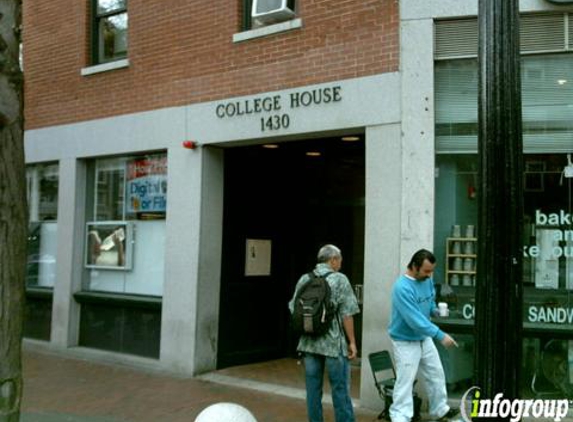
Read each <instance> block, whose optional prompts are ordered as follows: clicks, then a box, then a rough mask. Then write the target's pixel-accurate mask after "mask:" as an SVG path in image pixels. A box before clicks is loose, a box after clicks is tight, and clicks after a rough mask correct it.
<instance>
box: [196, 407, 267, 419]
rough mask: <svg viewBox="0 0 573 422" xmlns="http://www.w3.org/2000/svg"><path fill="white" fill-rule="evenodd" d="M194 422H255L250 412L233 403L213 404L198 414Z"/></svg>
mask: <svg viewBox="0 0 573 422" xmlns="http://www.w3.org/2000/svg"><path fill="white" fill-rule="evenodd" d="M195 422H257V420H256V419H255V417H254V416H253V414H252V413H251V412H249V411H248V410H247V409H245V408H244V407H243V406H240V405H238V404H235V403H215V404H212V405H211V406H208V407H206V408H205V409H203V410H202V411H201V413H199V415H198V416H197V419H195Z"/></svg>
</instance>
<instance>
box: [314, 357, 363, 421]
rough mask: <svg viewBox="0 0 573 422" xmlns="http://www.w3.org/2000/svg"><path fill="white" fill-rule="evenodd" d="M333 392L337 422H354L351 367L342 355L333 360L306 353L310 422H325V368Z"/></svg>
mask: <svg viewBox="0 0 573 422" xmlns="http://www.w3.org/2000/svg"><path fill="white" fill-rule="evenodd" d="M325 364H326V370H327V372H328V380H329V381H330V388H331V390H332V404H333V405H334V417H335V420H336V422H354V409H353V408H352V400H351V399H350V365H349V364H348V359H347V358H346V357H344V356H342V355H340V356H339V357H337V358H331V357H327V356H322V355H315V354H312V353H306V354H305V355H304V369H305V377H306V409H307V412H308V420H309V422H324V419H323V417H322V381H323V379H324V366H325Z"/></svg>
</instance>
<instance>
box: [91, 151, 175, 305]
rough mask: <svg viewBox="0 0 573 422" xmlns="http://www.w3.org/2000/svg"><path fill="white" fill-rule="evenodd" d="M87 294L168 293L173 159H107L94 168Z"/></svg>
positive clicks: (157, 156) (163, 156) (162, 156)
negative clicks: (166, 277) (167, 216)
mask: <svg viewBox="0 0 573 422" xmlns="http://www.w3.org/2000/svg"><path fill="white" fill-rule="evenodd" d="M93 172H94V175H93V180H94V186H93V189H90V191H91V192H93V197H92V199H91V202H93V212H92V213H91V214H90V215H89V216H88V219H87V220H88V222H87V224H86V237H85V239H86V240H85V259H84V265H85V267H86V268H87V269H88V280H87V290H90V291H104V292H115V293H126V294H142V295H152V296H161V295H162V294H163V277H164V271H163V270H164V268H163V267H164V251H165V246H164V245H165V212H166V209H167V155H166V154H165V153H158V154H149V155H137V156H125V157H115V158H105V159H98V160H95V162H94V166H93Z"/></svg>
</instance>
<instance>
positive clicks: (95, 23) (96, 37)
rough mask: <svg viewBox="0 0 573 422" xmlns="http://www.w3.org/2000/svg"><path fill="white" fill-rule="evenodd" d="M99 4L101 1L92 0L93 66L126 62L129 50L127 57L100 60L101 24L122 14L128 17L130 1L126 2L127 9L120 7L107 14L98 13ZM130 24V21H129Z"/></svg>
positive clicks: (126, 0) (127, 29)
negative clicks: (119, 61) (120, 61)
mask: <svg viewBox="0 0 573 422" xmlns="http://www.w3.org/2000/svg"><path fill="white" fill-rule="evenodd" d="M98 3H99V0H91V17H92V19H91V21H92V28H91V29H92V42H91V64H92V65H99V64H104V63H111V62H115V61H118V60H124V59H126V58H127V50H126V53H125V55H122V56H119V57H114V58H111V59H108V60H106V59H105V58H102V59H100V55H101V53H102V52H101V51H100V50H101V49H100V22H101V21H102V20H104V19H107V18H109V17H112V16H117V15H121V14H124V13H125V14H126V15H127V16H128V19H129V15H128V11H127V9H128V0H125V7H120V8H117V9H114V10H112V11H107V12H105V13H98ZM128 22H129V20H128ZM126 31H129V23H128V24H127V28H126Z"/></svg>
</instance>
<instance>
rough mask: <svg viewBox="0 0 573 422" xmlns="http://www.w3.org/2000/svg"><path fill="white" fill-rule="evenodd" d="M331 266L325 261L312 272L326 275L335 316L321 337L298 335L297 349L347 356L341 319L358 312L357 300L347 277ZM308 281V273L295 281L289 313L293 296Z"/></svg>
mask: <svg viewBox="0 0 573 422" xmlns="http://www.w3.org/2000/svg"><path fill="white" fill-rule="evenodd" d="M332 271H333V270H332V268H331V267H330V266H329V265H328V264H325V263H320V264H317V265H316V267H315V269H314V272H315V274H316V275H320V276H322V275H324V274H326V273H329V272H330V273H332V274H330V275H328V277H327V278H326V281H327V282H328V285H329V286H330V290H331V293H332V296H331V300H332V302H333V303H334V304H335V305H336V308H337V309H338V312H337V316H338V317H335V318H334V319H333V320H332V323H331V325H330V329H329V330H328V333H326V334H325V335H323V336H321V337H312V336H305V335H302V336H300V340H299V342H298V347H297V351H299V352H303V353H305V352H306V353H315V354H318V355H324V356H330V357H338V356H340V355H341V354H342V355H343V356H348V345H347V343H346V337H345V335H344V329H343V328H342V319H343V318H344V317H345V316H351V315H355V314H357V313H359V312H360V308H359V307H358V301H357V300H356V296H355V295H354V290H352V286H351V285H350V282H349V281H348V278H347V277H346V276H345V275H344V274H342V273H339V272H332ZM308 281H309V276H308V274H305V275H303V276H302V277H301V278H300V279H299V280H298V282H297V284H296V288H295V293H294V295H293V297H292V299H291V300H290V302H289V305H288V306H289V309H290V312H291V314H292V313H293V312H294V298H295V296H296V292H298V290H299V288H300V287H301V286H302V285H303V284H305V283H306V282H308Z"/></svg>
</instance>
